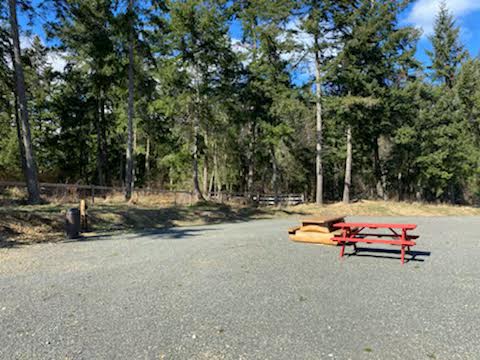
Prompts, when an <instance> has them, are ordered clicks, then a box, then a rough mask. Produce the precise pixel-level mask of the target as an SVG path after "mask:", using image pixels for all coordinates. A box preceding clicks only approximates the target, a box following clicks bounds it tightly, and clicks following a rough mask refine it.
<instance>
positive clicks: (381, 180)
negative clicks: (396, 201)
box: [373, 139, 387, 200]
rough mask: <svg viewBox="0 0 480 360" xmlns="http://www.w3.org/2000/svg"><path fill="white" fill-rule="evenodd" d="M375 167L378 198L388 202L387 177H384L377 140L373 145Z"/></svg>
mask: <svg viewBox="0 0 480 360" xmlns="http://www.w3.org/2000/svg"><path fill="white" fill-rule="evenodd" d="M373 167H374V174H375V188H376V195H377V198H379V199H382V200H387V193H386V186H385V185H386V184H385V176H384V175H383V170H382V164H381V160H380V152H379V145H378V139H376V140H375V141H374V144H373Z"/></svg>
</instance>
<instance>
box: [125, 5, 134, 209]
mask: <svg viewBox="0 0 480 360" xmlns="http://www.w3.org/2000/svg"><path fill="white" fill-rule="evenodd" d="M133 1H134V0H129V1H128V13H129V14H130V19H131V20H130V34H129V40H128V124H127V155H126V166H127V169H126V174H125V199H126V200H127V201H128V200H130V199H131V197H132V192H133V162H134V155H133V116H134V104H133V101H134V93H133V92H134V88H133V61H134V59H133V45H134V44H133V43H134V33H133V31H134V29H133Z"/></svg>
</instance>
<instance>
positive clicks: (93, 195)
mask: <svg viewBox="0 0 480 360" xmlns="http://www.w3.org/2000/svg"><path fill="white" fill-rule="evenodd" d="M94 203H95V186H93V185H92V204H94Z"/></svg>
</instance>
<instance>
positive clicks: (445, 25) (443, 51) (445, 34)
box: [427, 1, 468, 89]
mask: <svg viewBox="0 0 480 360" xmlns="http://www.w3.org/2000/svg"><path fill="white" fill-rule="evenodd" d="M459 32H460V29H459V28H458V27H457V26H456V24H455V20H454V18H453V15H452V14H451V13H450V12H449V11H448V8H447V5H446V3H445V1H442V2H441V3H440V9H439V12H438V14H437V17H436V19H435V26H434V33H433V35H432V36H430V37H429V39H430V41H431V42H432V47H433V51H427V54H428V56H429V57H430V59H431V62H432V64H431V66H430V69H431V70H432V78H433V79H434V80H440V81H441V82H443V83H444V84H445V85H446V86H447V87H448V88H450V89H451V88H452V87H453V85H454V83H455V77H456V75H457V71H458V67H459V65H460V64H461V63H462V62H463V61H464V60H465V59H466V58H467V57H468V53H467V51H466V50H465V49H464V47H463V45H462V44H461V43H460V40H459Z"/></svg>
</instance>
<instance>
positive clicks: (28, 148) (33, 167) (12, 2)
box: [8, 0, 40, 204]
mask: <svg viewBox="0 0 480 360" xmlns="http://www.w3.org/2000/svg"><path fill="white" fill-rule="evenodd" d="M8 4H9V8H10V27H11V31H12V34H11V35H12V43H13V66H14V69H15V83H16V93H17V96H18V106H19V110H20V111H19V115H20V125H21V131H20V133H21V140H22V141H21V143H22V147H23V151H24V156H25V177H26V183H27V191H28V201H29V203H31V204H38V203H40V190H39V187H38V174H37V164H36V162H35V154H34V152H33V146H32V136H31V133H30V123H29V121H28V109H27V96H26V94H25V79H24V76H23V65H22V59H21V52H20V39H19V34H18V22H17V3H16V0H9V1H8Z"/></svg>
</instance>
